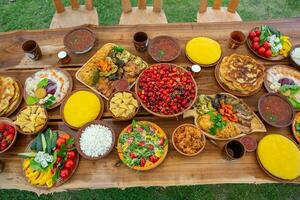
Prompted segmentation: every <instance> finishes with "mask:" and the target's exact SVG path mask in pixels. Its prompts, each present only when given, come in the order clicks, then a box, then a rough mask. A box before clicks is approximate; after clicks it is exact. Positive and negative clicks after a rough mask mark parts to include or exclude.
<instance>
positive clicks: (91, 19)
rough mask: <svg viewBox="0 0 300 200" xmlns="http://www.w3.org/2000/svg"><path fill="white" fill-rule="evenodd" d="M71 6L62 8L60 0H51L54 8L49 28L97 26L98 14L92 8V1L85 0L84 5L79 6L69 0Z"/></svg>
mask: <svg viewBox="0 0 300 200" xmlns="http://www.w3.org/2000/svg"><path fill="white" fill-rule="evenodd" d="M70 2H71V6H70V7H64V5H63V4H62V2H61V0H53V3H54V6H55V8H56V13H55V14H54V16H53V18H52V21H51V24H50V28H65V27H72V26H79V25H83V24H94V25H98V24H99V22H98V13H97V10H96V9H95V8H94V6H93V0H86V1H85V5H79V3H78V1H77V0H70Z"/></svg>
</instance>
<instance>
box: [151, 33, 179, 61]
mask: <svg viewBox="0 0 300 200" xmlns="http://www.w3.org/2000/svg"><path fill="white" fill-rule="evenodd" d="M180 52H181V48H180V46H179V44H178V42H177V41H176V40H175V39H174V38H172V37H169V36H165V35H162V36H158V37H155V38H153V39H152V40H151V41H150V43H149V46H148V53H149V55H150V56H151V58H152V59H153V60H155V61H156V62H171V61H173V60H175V59H176V58H178V56H179V55H180Z"/></svg>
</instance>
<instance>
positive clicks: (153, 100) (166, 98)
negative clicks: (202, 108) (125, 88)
mask: <svg viewBox="0 0 300 200" xmlns="http://www.w3.org/2000/svg"><path fill="white" fill-rule="evenodd" d="M135 93H136V94H137V97H138V100H139V101H140V103H141V105H142V107H143V108H144V109H145V110H147V111H148V112H149V113H151V114H153V115H156V116H158V117H175V116H178V115H181V114H182V113H183V112H184V111H186V110H188V109H190V108H191V107H192V106H193V104H194V102H195V100H196V97H197V83H196V81H195V80H194V78H193V76H192V75H191V73H190V72H188V71H187V70H185V69H184V68H182V67H179V66H177V65H175V64H170V63H159V64H154V65H151V66H150V67H149V68H147V69H146V70H144V71H143V72H142V73H141V74H140V76H139V77H138V80H137V83H136V86H135ZM175 99H176V100H175Z"/></svg>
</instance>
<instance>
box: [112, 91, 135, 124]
mask: <svg viewBox="0 0 300 200" xmlns="http://www.w3.org/2000/svg"><path fill="white" fill-rule="evenodd" d="M107 107H108V110H109V111H110V112H111V114H112V116H113V118H115V119H117V120H120V121H126V120H130V119H132V118H133V117H134V116H135V115H136V114H137V112H138V110H139V108H140V103H139V102H138V100H137V97H136V94H135V93H133V92H131V91H129V90H128V91H117V92H115V93H113V94H112V95H111V97H110V98H109V100H108V106H107Z"/></svg>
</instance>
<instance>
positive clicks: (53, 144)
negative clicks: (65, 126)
mask: <svg viewBox="0 0 300 200" xmlns="http://www.w3.org/2000/svg"><path fill="white" fill-rule="evenodd" d="M43 138H44V139H43ZM43 141H44V142H43ZM62 146H64V147H62ZM73 146H74V138H73V137H72V135H71V134H68V133H66V132H63V131H60V130H51V129H48V130H46V131H45V132H44V133H40V134H39V135H37V137H36V138H35V139H33V140H32V141H31V142H30V143H29V144H28V146H27V147H26V149H25V151H24V153H19V154H18V155H19V156H21V157H23V159H22V171H23V175H24V177H25V178H26V179H27V180H28V182H29V183H30V184H31V185H33V186H35V187H37V188H40V189H50V188H51V187H58V186H60V185H62V184H64V183H66V182H67V181H68V180H69V179H70V178H71V177H72V176H73V175H74V173H75V171H76V170H77V167H78V164H79V155H78V153H77V150H75V149H74V148H73ZM63 152H65V153H63ZM70 152H71V153H70ZM38 153H40V154H44V156H45V155H47V154H48V155H50V157H52V161H51V162H50V160H51V159H50V160H48V159H49V158H47V161H46V162H47V166H45V167H43V166H42V164H40V163H42V162H43V161H41V159H43V160H44V158H42V156H41V155H38ZM55 154H56V155H57V156H55ZM58 155H60V156H58ZM37 157H38V158H39V159H37ZM59 157H60V158H59ZM69 160H72V161H69ZM67 162H68V164H67ZM59 163H60V164H59ZM52 164H53V165H52ZM54 164H56V167H54ZM58 166H59V167H58ZM66 171H68V172H66Z"/></svg>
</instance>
